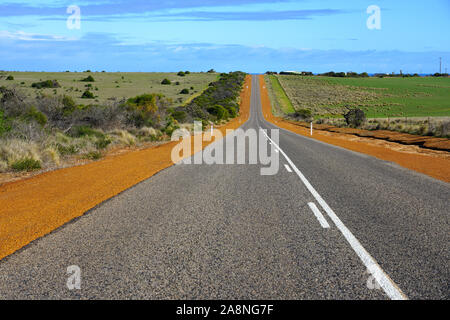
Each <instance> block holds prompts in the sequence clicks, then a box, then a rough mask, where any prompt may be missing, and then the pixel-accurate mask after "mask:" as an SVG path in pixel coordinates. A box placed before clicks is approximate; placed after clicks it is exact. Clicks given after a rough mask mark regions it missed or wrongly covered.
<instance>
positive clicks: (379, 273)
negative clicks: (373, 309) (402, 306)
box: [259, 127, 408, 300]
mask: <svg viewBox="0 0 450 320" xmlns="http://www.w3.org/2000/svg"><path fill="white" fill-rule="evenodd" d="M259 128H260V130H263V129H262V128H261V127H259ZM263 133H264V135H265V136H266V138H267V139H268V140H269V141H270V142H272V143H273V145H274V146H275V147H276V148H278V149H279V150H280V153H281V154H282V155H283V156H284V157H285V159H286V161H287V162H288V163H289V165H290V166H291V168H292V169H293V170H294V171H295V173H297V175H298V177H299V178H300V180H301V181H302V182H303V184H304V185H305V186H306V188H307V189H308V190H309V192H311V194H312V195H313V196H314V198H315V199H316V201H317V202H318V203H319V204H320V206H321V207H322V208H323V210H325V212H326V213H327V214H328V216H329V217H330V219H331V220H332V221H333V223H334V224H335V225H336V227H337V228H338V230H339V231H340V232H341V233H342V235H343V236H344V238H345V239H346V240H347V242H348V243H349V244H350V246H351V247H352V249H353V250H354V251H355V253H356V254H357V255H358V257H359V259H360V260H361V261H362V263H363V264H364V265H365V266H366V268H367V270H368V271H369V272H370V273H371V274H372V276H373V277H374V279H375V280H376V281H377V282H378V284H379V285H380V286H381V288H383V290H384V292H385V293H386V295H387V296H388V297H389V298H390V299H392V300H407V299H408V297H407V296H406V295H405V294H404V293H403V292H402V290H401V289H400V288H399V287H398V286H397V285H396V284H395V283H394V281H392V279H391V278H390V277H389V276H388V275H387V274H386V273H385V272H384V271H383V269H381V267H380V265H379V264H378V263H377V262H376V261H375V259H374V258H372V256H371V255H370V254H369V253H368V252H367V251H366V249H364V247H363V246H362V244H361V243H360V242H359V241H358V239H356V237H355V236H354V235H353V234H352V233H351V231H350V230H349V229H347V227H346V226H345V225H344V223H343V222H342V221H341V220H340V219H339V217H338V216H337V215H336V214H335V213H334V211H333V210H332V209H331V208H330V207H329V206H328V204H327V203H326V202H325V200H323V199H322V197H321V196H320V194H319V193H318V192H317V191H316V189H314V187H313V186H312V185H311V183H309V181H308V179H306V177H305V176H304V175H303V174H302V173H301V171H300V170H299V169H298V168H297V167H296V165H295V164H294V163H293V162H292V161H291V159H289V157H288V156H287V154H286V153H284V151H283V150H282V149H281V148H280V147H279V146H278V145H277V144H276V143H275V142H274V141H273V140H272V139H271V138H270V137H269V136H268V135H267V133H266V131H264V130H263Z"/></svg>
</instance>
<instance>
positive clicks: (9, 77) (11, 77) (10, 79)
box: [6, 75, 14, 81]
mask: <svg viewBox="0 0 450 320" xmlns="http://www.w3.org/2000/svg"><path fill="white" fill-rule="evenodd" d="M6 80H9V81H12V80H14V77H13V76H11V75H10V76H8V77H6Z"/></svg>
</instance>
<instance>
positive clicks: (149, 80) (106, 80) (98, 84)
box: [0, 72, 218, 105]
mask: <svg viewBox="0 0 450 320" xmlns="http://www.w3.org/2000/svg"><path fill="white" fill-rule="evenodd" d="M9 75H12V76H13V77H14V80H12V81H11V80H6V78H7V77H8V76H9ZM89 75H91V76H92V77H93V78H94V79H95V82H81V81H80V80H81V79H83V78H86V77H88V76H89ZM165 78H167V79H169V80H171V82H172V84H171V85H162V84H161V81H162V80H163V79H165ZM217 78H218V75H217V74H214V73H191V74H188V75H186V76H184V77H180V76H178V75H177V74H176V73H127V72H120V73H102V72H90V73H87V72H55V73H53V72H2V73H0V86H6V87H10V86H13V85H16V86H18V87H19V88H20V89H21V90H23V91H24V92H25V93H26V94H27V95H29V96H34V95H35V94H36V93H38V92H43V93H46V94H51V95H52V94H56V95H63V94H64V95H68V96H71V97H73V98H74V99H75V100H76V102H77V103H79V104H85V105H86V104H102V103H104V102H106V101H107V100H108V99H112V98H118V99H121V98H125V99H127V98H131V97H135V96H137V95H140V94H144V93H162V94H164V95H165V96H166V97H168V98H170V99H171V100H172V102H173V104H174V105H182V104H184V103H185V102H186V101H188V100H189V99H190V98H191V97H192V96H195V95H198V94H199V93H200V92H202V91H203V90H204V89H205V88H206V87H207V86H208V84H209V83H210V82H213V81H215V80H217ZM45 80H57V81H58V83H59V84H60V85H61V88H57V89H35V88H32V87H31V84H32V83H34V82H39V81H45ZM176 82H179V83H180V84H179V85H176ZM88 84H91V85H92V88H91V89H90V91H91V92H92V93H93V94H94V95H95V96H96V98H94V99H81V96H82V94H83V92H84V91H85V90H86V87H85V86H86V85H88ZM191 87H193V88H194V89H191ZM97 89H98V90H97ZM182 89H188V90H189V94H180V91H181V90H182ZM55 92H56V93H55Z"/></svg>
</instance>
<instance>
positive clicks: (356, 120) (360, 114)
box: [344, 109, 366, 127]
mask: <svg viewBox="0 0 450 320" xmlns="http://www.w3.org/2000/svg"><path fill="white" fill-rule="evenodd" d="M344 118H345V121H346V122H347V125H349V126H351V127H359V126H361V125H362V124H363V123H364V122H365V121H366V115H365V113H364V111H362V110H361V109H352V110H349V111H348V112H347V113H346V114H344Z"/></svg>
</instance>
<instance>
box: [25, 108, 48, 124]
mask: <svg viewBox="0 0 450 320" xmlns="http://www.w3.org/2000/svg"><path fill="white" fill-rule="evenodd" d="M25 119H27V120H29V121H32V120H34V121H36V122H37V123H39V124H40V125H41V126H42V127H43V126H45V125H46V124H47V121H48V119H47V116H46V115H45V114H43V113H42V112H40V111H39V110H37V109H36V107H34V106H33V107H31V108H30V109H29V110H28V112H27V113H26V114H25Z"/></svg>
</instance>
